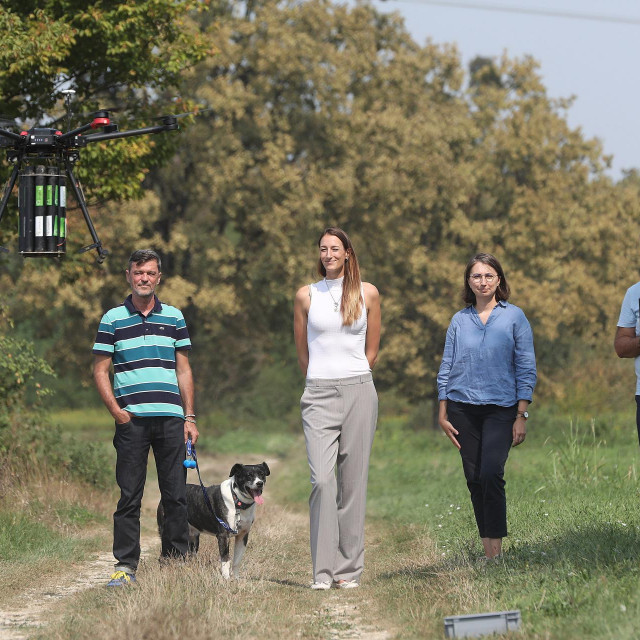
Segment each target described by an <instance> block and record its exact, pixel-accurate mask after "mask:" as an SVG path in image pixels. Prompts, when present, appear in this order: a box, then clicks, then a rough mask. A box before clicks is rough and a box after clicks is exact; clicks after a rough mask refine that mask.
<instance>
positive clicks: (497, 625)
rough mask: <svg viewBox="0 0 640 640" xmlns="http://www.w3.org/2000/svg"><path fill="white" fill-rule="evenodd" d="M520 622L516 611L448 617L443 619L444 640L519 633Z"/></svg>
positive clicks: (518, 613) (518, 612)
mask: <svg viewBox="0 0 640 640" xmlns="http://www.w3.org/2000/svg"><path fill="white" fill-rule="evenodd" d="M520 621H521V618H520V611H518V610H515V611H498V612H495V613H476V614H471V615H465V616H449V617H447V618H445V619H444V635H445V637H446V638H479V637H480V636H486V635H489V634H491V633H498V634H501V633H507V632H508V631H519V630H520Z"/></svg>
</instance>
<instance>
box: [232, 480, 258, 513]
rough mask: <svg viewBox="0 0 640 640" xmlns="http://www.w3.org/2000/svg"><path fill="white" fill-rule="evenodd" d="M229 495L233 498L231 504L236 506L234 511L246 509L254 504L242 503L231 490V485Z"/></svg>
mask: <svg viewBox="0 0 640 640" xmlns="http://www.w3.org/2000/svg"><path fill="white" fill-rule="evenodd" d="M231 495H232V496H233V504H235V505H236V509H248V508H249V507H251V506H253V504H254V503H253V502H242V500H240V498H238V495H237V494H236V492H235V491H234V490H233V485H232V486H231Z"/></svg>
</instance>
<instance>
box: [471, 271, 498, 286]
mask: <svg viewBox="0 0 640 640" xmlns="http://www.w3.org/2000/svg"><path fill="white" fill-rule="evenodd" d="M497 277H498V276H497V275H495V273H472V274H471V275H470V276H469V278H470V279H471V280H473V281H474V282H475V283H476V284H480V283H481V282H482V278H484V279H485V280H486V281H487V284H491V283H492V282H493V281H494V280H495V279H496V278H497Z"/></svg>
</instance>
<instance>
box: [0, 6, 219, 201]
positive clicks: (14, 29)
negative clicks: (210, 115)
mask: <svg viewBox="0 0 640 640" xmlns="http://www.w3.org/2000/svg"><path fill="white" fill-rule="evenodd" d="M207 4H208V3H207V2H206V1H205V2H200V1H199V0H188V1H186V2H174V0H142V1H136V2H132V1H127V2H115V3H114V2H110V1H109V0H98V1H97V2H93V3H90V4H88V3H86V2H84V1H82V0H64V1H62V2H60V1H58V0H46V1H45V2H38V3H35V2H18V1H16V0H8V1H7V2H3V4H2V8H1V9H0V30H1V31H2V33H3V34H4V45H5V46H4V47H3V49H2V51H0V113H2V114H3V116H11V117H15V118H20V119H21V120H22V122H27V123H28V124H29V125H32V124H33V123H34V122H42V123H44V124H45V125H46V123H47V122H51V120H52V119H53V118H55V119H56V122H57V121H58V119H59V117H60V116H61V114H62V113H63V104H62V103H63V94H62V93H61V91H62V90H64V89H74V90H75V91H76V94H75V98H74V103H73V105H72V106H73V112H74V114H77V115H76V116H75V117H74V119H73V126H77V125H78V124H84V123H85V121H86V120H87V119H88V117H89V116H88V115H87V113H89V112H91V111H92V110H95V109H97V108H98V107H103V108H104V107H111V106H116V107H120V108H121V110H120V112H119V114H118V119H119V123H120V125H121V128H122V129H127V128H133V127H134V126H142V125H146V126H149V125H151V124H152V121H151V118H152V116H154V115H158V109H159V108H162V109H165V110H166V108H167V107H166V105H165V106H164V107H159V106H158V105H156V106H154V103H157V102H158V98H159V97H160V95H161V94H162V92H163V91H166V90H168V89H170V88H172V89H173V90H174V91H175V90H176V89H177V87H178V85H179V83H180V77H181V74H182V73H183V72H184V70H185V69H188V68H189V67H190V66H191V65H193V64H194V63H195V62H196V61H197V60H199V59H201V58H202V57H203V56H204V54H205V52H206V51H207V50H208V51H211V46H212V45H211V44H207V43H206V41H205V39H204V37H203V35H201V34H199V33H198V32H197V30H196V29H195V28H194V27H193V24H192V22H191V18H190V16H191V15H192V13H193V12H194V11H198V10H200V9H202V8H204V7H206V5H207ZM191 105H192V103H191V102H190V101H188V100H187V101H185V100H183V99H181V98H178V99H177V100H176V101H175V103H174V104H173V105H171V107H170V111H174V110H177V111H184V110H186V109H188V108H190V106H191ZM60 119H61V118H60ZM79 120H81V121H82V122H79ZM125 123H126V124H125ZM65 124H66V121H65ZM122 125H125V126H122ZM58 126H62V125H60V124H59V125H58ZM171 145H172V141H171V140H170V137H169V136H160V137H159V138H158V139H157V140H156V139H153V138H149V137H148V136H147V137H145V138H139V139H136V140H134V141H132V140H128V141H125V142H122V141H119V142H118V141H116V142H111V143H108V144H104V143H97V144H96V145H95V146H92V147H89V148H87V149H85V150H84V151H83V159H82V162H81V163H80V165H79V167H78V170H77V172H76V173H77V177H78V178H79V179H81V180H83V181H85V188H86V190H87V192H88V194H90V195H92V196H93V197H97V198H99V199H105V198H106V199H119V200H121V199H126V198H130V197H133V196H138V197H140V195H141V193H142V190H141V186H140V185H141V183H142V180H143V178H144V175H145V173H146V171H147V170H148V167H150V166H153V165H154V164H157V163H159V162H160V161H162V160H163V159H166V157H167V154H168V153H170V150H171V148H172V147H171ZM104 167H108V168H109V170H108V171H105V170H104ZM95 176H100V182H99V183H98V182H97V181H96V180H95Z"/></svg>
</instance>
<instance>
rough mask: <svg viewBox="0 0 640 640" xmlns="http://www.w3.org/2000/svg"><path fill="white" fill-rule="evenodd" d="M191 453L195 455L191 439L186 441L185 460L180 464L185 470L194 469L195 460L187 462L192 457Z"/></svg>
mask: <svg viewBox="0 0 640 640" xmlns="http://www.w3.org/2000/svg"><path fill="white" fill-rule="evenodd" d="M193 453H195V448H194V446H193V444H192V443H191V438H188V439H187V459H186V460H185V461H184V462H183V463H182V464H183V465H184V466H185V467H186V468H187V469H195V467H196V462H195V460H189V458H191V457H193Z"/></svg>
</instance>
